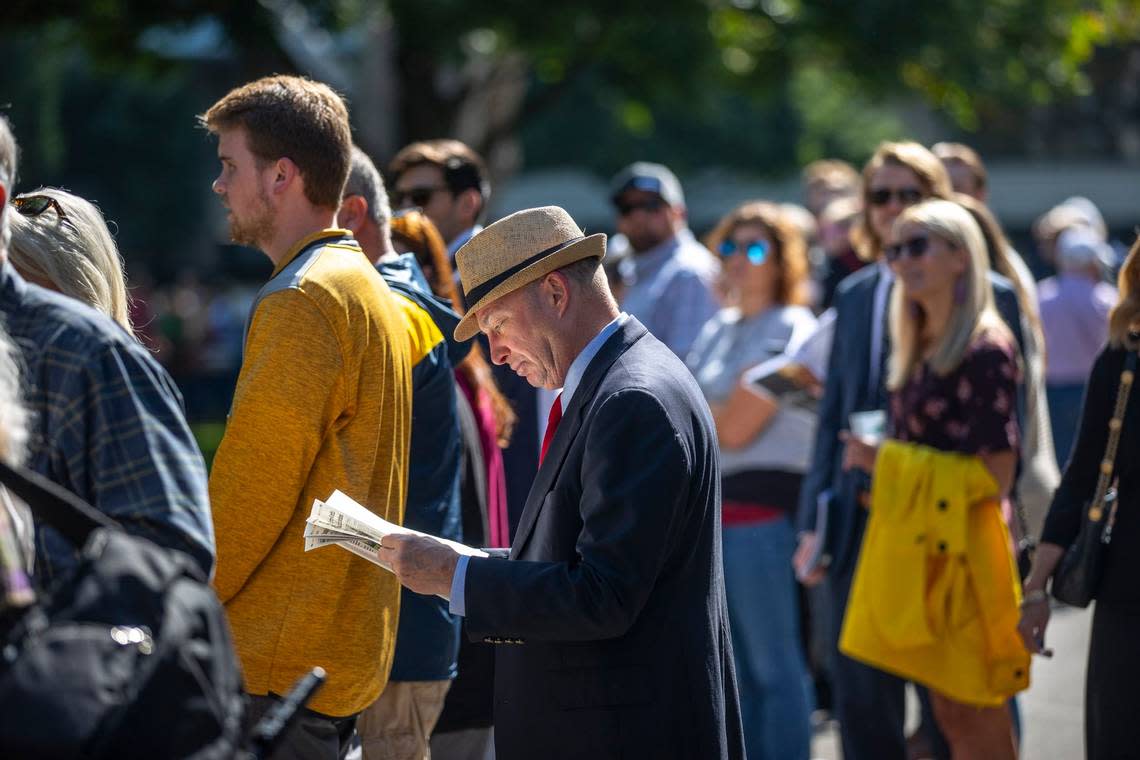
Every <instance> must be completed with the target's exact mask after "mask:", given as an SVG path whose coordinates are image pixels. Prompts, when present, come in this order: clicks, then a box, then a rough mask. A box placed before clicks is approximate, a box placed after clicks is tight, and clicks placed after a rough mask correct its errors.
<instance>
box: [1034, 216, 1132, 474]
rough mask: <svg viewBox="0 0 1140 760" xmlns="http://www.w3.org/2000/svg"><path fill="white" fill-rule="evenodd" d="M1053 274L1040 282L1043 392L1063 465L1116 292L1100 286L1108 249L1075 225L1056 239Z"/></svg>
mask: <svg viewBox="0 0 1140 760" xmlns="http://www.w3.org/2000/svg"><path fill="white" fill-rule="evenodd" d="M1056 255H1057V275H1056V276H1055V277H1050V278H1049V279H1047V280H1043V281H1042V282H1041V285H1040V288H1039V291H1038V292H1039V294H1040V299H1041V328H1042V330H1043V332H1044V333H1045V355H1046V356H1047V357H1048V359H1049V361H1048V366H1047V367H1046V369H1045V393H1046V395H1047V396H1048V398H1049V418H1050V421H1051V422H1052V423H1053V443H1054V446H1055V448H1056V451H1057V457H1058V458H1059V459H1060V460H1061V461H1062V462H1065V461H1067V460H1068V458H1069V450H1070V449H1071V448H1072V445H1073V438H1074V436H1075V435H1076V432H1077V421H1078V420H1079V419H1080V414H1081V397H1082V396H1083V395H1084V392H1085V380H1086V379H1087V378H1088V376H1089V372H1090V371H1091V370H1092V365H1093V362H1094V361H1095V360H1096V357H1097V354H1098V353H1099V352H1100V349H1101V347H1103V345H1104V342H1105V340H1107V339H1108V313H1109V312H1110V311H1111V310H1112V307H1113V306H1114V305H1115V304H1116V298H1117V296H1116V290H1115V288H1113V287H1112V286H1111V285H1109V284H1108V283H1106V282H1105V281H1104V273H1105V271H1106V270H1107V268H1108V267H1110V266H1111V265H1112V261H1113V252H1112V249H1111V247H1109V245H1108V244H1107V243H1105V242H1104V241H1103V240H1102V239H1101V237H1100V236H1099V235H1098V234H1097V233H1096V232H1094V231H1093V230H1092V229H1091V228H1089V227H1086V226H1084V225H1076V226H1073V227H1070V228H1068V229H1067V230H1065V231H1064V232H1062V233H1061V234H1060V235H1059V236H1058V237H1057V247H1056Z"/></svg>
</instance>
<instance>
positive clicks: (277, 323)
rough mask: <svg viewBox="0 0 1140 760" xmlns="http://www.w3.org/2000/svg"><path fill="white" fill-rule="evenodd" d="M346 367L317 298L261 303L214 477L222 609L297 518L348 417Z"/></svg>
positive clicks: (287, 295) (278, 297) (289, 293)
mask: <svg viewBox="0 0 1140 760" xmlns="http://www.w3.org/2000/svg"><path fill="white" fill-rule="evenodd" d="M342 367H343V361H342V358H341V352H340V347H339V343H338V341H337V336H336V334H335V333H334V331H333V329H332V326H331V325H330V324H329V322H328V320H327V319H326V318H325V316H324V315H323V314H322V313H321V312H320V310H319V309H318V307H317V306H316V304H314V303H313V301H312V300H310V298H309V297H308V296H306V295H304V294H302V293H301V292H300V291H297V290H283V291H280V292H278V293H274V294H273V295H271V296H269V297H267V298H266V299H265V300H263V301H262V302H261V305H260V306H259V307H258V309H257V313H256V314H255V315H254V319H253V323H252V324H251V325H250V331H249V337H248V339H247V341H246V352H245V358H244V360H243V362H242V370H241V375H240V376H239V378H238V384H237V390H236V391H235V394H234V404H233V411H232V413H231V414H230V419H229V422H228V424H227V425H226V433H225V437H224V438H223V439H222V444H221V446H220V447H219V448H218V453H217V455H216V456H215V458H214V467H213V471H212V472H211V473H210V500H211V503H212V504H213V509H214V532H215V535H216V537H217V542H218V566H217V574H216V576H215V577H214V587H215V588H216V589H217V592H218V598H219V599H221V600H222V602H226V601H228V600H229V599H230V598H232V597H233V596H234V595H236V594H237V593H238V592H239V591H240V590H241V589H242V587H243V586H244V585H245V583H246V581H247V580H248V579H249V577H250V575H252V574H253V572H254V571H255V570H256V569H257V567H258V565H260V564H261V562H262V560H263V559H264V558H265V556H266V555H267V554H268V553H269V550H270V549H271V548H272V547H273V545H274V544H275V543H276V542H277V539H278V537H279V536H280V535H281V532H282V531H283V530H284V529H285V526H286V525H287V524H288V522H289V520H290V519H291V518H292V516H293V513H294V512H295V511H296V509H297V505H298V502H299V499H300V496H301V492H302V490H303V488H304V485H305V482H306V480H307V478H308V474H309V470H310V468H311V467H312V465H313V462H314V460H315V459H316V456H317V452H318V450H319V449H320V446H321V442H322V441H323V440H324V438H325V436H326V434H327V432H328V431H329V429H330V428H331V427H332V425H333V424H334V422H335V421H336V415H337V414H338V412H339V410H340V409H343V408H344V402H343V395H344V393H345V390H344V386H343V383H342V382H341V380H340V378H341V374H342ZM297 550H298V551H300V547H298V548H297Z"/></svg>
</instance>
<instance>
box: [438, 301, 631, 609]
mask: <svg viewBox="0 0 1140 760" xmlns="http://www.w3.org/2000/svg"><path fill="white" fill-rule="evenodd" d="M628 319H629V315H628V314H626V313H625V312H622V313H621V314H618V315H617V316H616V317H614V319H613V321H612V322H610V323H609V324H608V325H606V326H605V327H603V328H602V331H601V332H599V333H598V334H597V335H595V336H594V339H593V340H591V341H590V342H589V343H587V344H586V347H585V348H583V349H582V353H580V354H578V356H577V357H576V358H575V359H574V361H573V362H571V364H570V369H568V370H567V371H566V379H565V380H564V381H563V382H562V395H561V396H560V398H561V400H562V409H563V410H565V409H567V408H568V407H569V406H570V399H571V398H573V397H574V391H576V390H578V385H579V384H580V383H581V382H582V377H583V376H584V375H585V374H586V368H587V367H589V366H590V362H591V361H593V360H594V357H595V356H597V355H598V351H600V350H601V348H602V345H603V344H604V343H605V342H606V341H607V340H609V339H610V336H611V335H613V334H614V333H616V332H617V331H618V329H619V328H620V327H621V326H622V325H624V324H625V323H626V321H627V320H628ZM469 559H471V558H470V557H468V556H462V557H460V558H459V562H458V563H456V565H455V575H453V576H452V577H451V604H450V605H449V609H450V610H451V614H452V615H466V614H467V600H466V598H465V590H466V588H467V586H466V582H467V561H468V560H469Z"/></svg>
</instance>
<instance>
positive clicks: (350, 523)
mask: <svg viewBox="0 0 1140 760" xmlns="http://www.w3.org/2000/svg"><path fill="white" fill-rule="evenodd" d="M305 522H306V525H305V551H312V550H313V549H320V548H322V547H325V546H330V545H332V544H335V545H337V546H340V547H342V548H344V549H347V550H348V551H350V552H352V553H353V554H356V555H358V556H360V557H363V558H364V559H366V560H368V561H369V562H371V563H373V564H375V565H379V566H380V567H382V568H384V569H385V570H388V571H389V572H391V570H392V568H390V567H388V565H387V564H385V563H384V562H382V561H381V560H380V556H379V551H380V542H381V540H383V538H384V537H385V536H390V535H392V534H393V533H396V534H407V535H415V536H424V537H427V538H431V539H434V540H436V541H439V542H440V543H443V544H447V545H448V546H450V547H451V548H452V549H454V550H455V551H456V552H458V553H460V554H466V555H468V556H471V557H486V556H487V553H486V552H484V551H481V550H479V549H473V548H471V547H470V546H464V545H463V544H461V543H458V542H456V541H449V540H448V539H446V538H439V537H437V536H432V535H429V534H427V533H421V532H419V531H416V530H412V529H410V528H405V527H403V526H402V525H396V524H395V523H391V522H388V521H387V520H385V519H384V518H383V517H381V516H380V515H378V514H376V513H375V512H371V511H369V510H368V509H366V508H365V507H364V506H362V505H361V504H359V503H358V502H356V501H355V500H354V499H352V498H351V497H350V496H348V495H347V494H345V493H342V492H341V491H333V493H332V496H330V497H329V498H328V500H327V501H321V500H320V499H314V500H313V509H312V511H311V512H310V513H309V519H308V520H306V521H305Z"/></svg>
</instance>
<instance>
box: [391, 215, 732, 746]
mask: <svg viewBox="0 0 1140 760" xmlns="http://www.w3.org/2000/svg"><path fill="white" fill-rule="evenodd" d="M604 255H605V236H604V235H591V236H589V237H585V236H583V234H582V232H581V230H580V229H579V228H578V226H577V225H576V224H575V223H574V221H573V220H572V219H571V218H570V217H569V215H568V214H567V213H566V212H565V211H563V210H562V209H560V208H557V207H553V206H550V207H545V208H538V209H528V210H526V211H520V212H518V213H516V214H512V215H511V216H508V217H506V218H505V219H502V220H500V221H498V222H496V223H495V224H492V225H491V226H489V227H488V228H487V229H485V230H484V231H483V232H481V233H479V234H478V235H476V236H475V237H474V238H473V239H472V240H471V242H469V243H468V244H467V245H466V246H464V247H463V248H462V249H461V250H460V251H459V254H458V257H457V258H458V263H459V270H460V275H461V277H462V279H463V286H464V290H465V291H466V292H467V293H468V297H469V298H470V299H471V304H472V308H471V310H470V311H468V313H467V315H466V316H465V317H464V318H463V320H462V321H461V322H460V324H459V326H458V327H457V329H456V331H455V335H456V338H458V339H461V340H462V339H464V338H467V337H470V336H471V335H472V334H474V333H475V332H476V330H482V331H483V332H484V333H486V334H487V336H488V339H489V342H490V345H491V356H492V359H493V360H494V361H495V362H496V363H497V364H507V365H510V367H511V368H512V369H513V370H514V371H515V372H517V373H518V374H520V375H522V376H523V377H525V378H526V379H527V381H528V382H529V383H530V384H532V385H534V386H536V387H541V388H548V389H553V388H558V387H561V388H562V393H561V396H560V397H559V399H558V400H557V401H556V403H555V405H554V407H553V409H552V410H551V415H550V424H549V425H548V427H547V434H546V436H545V439H544V441H543V447H542V448H543V457H542V463H541V465H540V466H539V470H538V475H537V477H536V479H535V483H534V486H533V487H532V488H531V492H530V497H529V498H528V499H527V503H526V507H525V509H524V511H523V514H522V519H521V522H520V525H519V528H518V532H517V534H516V535H515V539H514V542H513V545H512V547H511V550H510V553H509V557H494V556H492V557H487V558H477V557H471V558H466V557H463V558H461V557H460V555H458V554H457V553H456V552H454V551H453V550H452V549H450V548H449V547H447V546H445V545H443V544H441V543H439V542H437V541H434V540H433V539H430V538H420V537H413V536H389V537H388V538H385V539H384V542H383V546H382V548H381V550H380V554H381V557H382V558H383V559H384V560H385V561H387V562H389V563H390V564H391V566H392V567H393V568H394V569H395V571H396V574H397V575H398V576H399V578H400V581H401V582H402V583H403V584H404V585H406V586H407V587H408V588H411V589H412V590H413V591H417V592H419V593H425V594H439V595H441V596H445V597H448V598H450V600H451V601H450V606H451V611H452V612H454V613H457V614H461V615H464V616H465V617H466V619H467V628H468V632H469V635H471V636H472V637H473V638H478V639H481V640H483V641H488V642H491V643H494V644H497V645H498V652H497V657H496V669H495V744H496V756H497V757H498V758H499V760H515V759H516V758H518V759H519V760H522V759H524V758H525V759H529V758H535V757H566V758H579V757H653V758H695V757H699V758H739V757H743V755H744V750H743V746H742V742H743V739H742V734H741V727H740V710H739V705H738V702H737V696H736V676H735V673H734V671H733V664H732V649H731V644H730V639H729V628H728V617H727V610H726V607H725V598H724V579H723V575H722V571H721V548H720V547H721V539H720V492H719V487H718V483H719V478H720V465H719V462H718V458H717V448H716V433H715V429H714V427H713V423H712V418H711V415H710V414H709V410H708V407H707V405H706V404H705V402H704V400H703V399H702V397H701V393H700V390H699V389H698V388H697V386H696V383H695V381H694V380H693V379H692V376H691V375H690V374H689V373H688V371H687V370H685V368H684V365H683V364H682V363H681V362H680V361H679V360H678V359H677V358H676V357H675V356H674V355H673V354H672V352H670V351H669V350H668V349H667V348H666V347H665V346H664V345H662V343H661V342H660V341H658V340H657V339H656V338H654V337H653V336H652V335H651V334H650V333H649V332H648V331H647V330H646V328H645V327H644V326H643V325H642V324H641V323H640V322H639V321H638V320H637V319H636V318H634V317H631V316H629V315H627V314H624V313H619V311H618V308H617V304H616V303H615V302H614V300H613V296H612V295H611V294H610V291H609V287H608V285H607V283H606V278H605V274H604V272H603V271H602V268H601V266H600V263H601V258H602V257H603V256H604ZM503 554H505V552H503Z"/></svg>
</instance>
